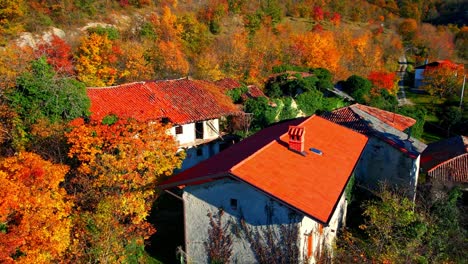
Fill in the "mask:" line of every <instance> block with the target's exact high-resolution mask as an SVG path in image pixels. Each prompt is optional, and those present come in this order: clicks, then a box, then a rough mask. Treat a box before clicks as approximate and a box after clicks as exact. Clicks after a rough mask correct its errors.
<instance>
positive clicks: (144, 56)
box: [119, 40, 155, 82]
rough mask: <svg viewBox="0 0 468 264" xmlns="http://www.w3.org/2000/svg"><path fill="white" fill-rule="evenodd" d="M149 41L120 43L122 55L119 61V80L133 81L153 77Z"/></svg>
mask: <svg viewBox="0 0 468 264" xmlns="http://www.w3.org/2000/svg"><path fill="white" fill-rule="evenodd" d="M148 42H149V41H146V40H143V41H140V42H136V41H127V42H124V43H122V45H121V48H122V56H121V57H120V59H119V61H120V63H121V64H122V65H121V68H122V69H123V70H122V73H121V76H120V81H122V82H133V81H142V80H151V79H153V78H154V75H155V73H154V65H153V62H152V61H151V60H150V59H149V57H148V53H149V50H150V47H149V46H150V44H149V43H148Z"/></svg>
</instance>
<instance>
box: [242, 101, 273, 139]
mask: <svg viewBox="0 0 468 264" xmlns="http://www.w3.org/2000/svg"><path fill="white" fill-rule="evenodd" d="M244 111H245V112H246V113H252V114H253V120H252V124H251V130H252V131H253V132H255V131H258V130H260V129H262V128H264V127H266V126H267V125H269V124H271V123H273V122H274V121H275V117H276V111H275V110H274V109H272V107H270V106H269V105H268V99H266V98H265V97H257V98H251V99H248V100H247V101H246V102H245V104H244Z"/></svg>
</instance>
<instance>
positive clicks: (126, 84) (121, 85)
mask: <svg viewBox="0 0 468 264" xmlns="http://www.w3.org/2000/svg"><path fill="white" fill-rule="evenodd" d="M145 83H147V81H139V82H130V83H123V84H117V85H110V86H95V87H86V89H112V88H118V87H126V86H131V85H135V84H145Z"/></svg>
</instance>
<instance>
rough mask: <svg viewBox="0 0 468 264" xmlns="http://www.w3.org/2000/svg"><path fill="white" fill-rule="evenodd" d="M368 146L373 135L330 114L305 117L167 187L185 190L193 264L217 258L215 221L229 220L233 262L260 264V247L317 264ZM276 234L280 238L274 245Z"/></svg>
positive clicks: (219, 156)
mask: <svg viewBox="0 0 468 264" xmlns="http://www.w3.org/2000/svg"><path fill="white" fill-rule="evenodd" d="M366 143H367V137H366V136H365V135H362V134H360V133H357V132H355V131H352V130H351V129H348V128H346V127H343V126H340V125H337V124H335V123H333V122H330V121H328V120H326V119H324V118H322V117H319V116H311V117H308V118H298V119H293V120H289V121H285V122H281V123H278V124H276V125H273V126H270V127H267V128H265V129H263V130H261V131H259V132H258V133H256V134H255V135H253V136H251V137H248V138H246V139H244V140H243V141H241V142H239V143H237V144H234V145H233V146H231V147H229V148H228V149H226V150H224V151H222V152H220V153H219V154H217V155H215V156H213V157H212V158H210V159H208V160H205V161H203V162H201V163H199V164H197V165H196V166H194V167H192V168H190V169H188V170H186V171H184V172H182V173H180V174H177V175H175V176H173V177H172V178H170V179H169V180H167V181H165V182H163V183H162V184H161V185H160V188H162V189H164V190H166V191H168V192H170V193H172V194H174V190H178V189H183V192H182V197H181V199H182V200H183V204H184V206H183V208H184V209H183V210H184V225H185V251H186V254H187V261H188V263H210V262H211V261H214V260H213V259H210V258H209V254H208V251H209V249H210V248H209V246H208V245H209V242H210V241H212V240H214V239H220V238H213V237H210V235H209V234H210V232H209V231H210V229H211V228H212V225H210V216H211V219H213V218H215V219H216V217H219V218H221V223H222V225H223V227H222V228H225V229H224V230H225V232H226V235H228V236H230V238H231V239H232V254H231V255H230V262H232V263H258V262H259V261H258V258H259V250H264V252H271V251H272V250H280V251H281V252H283V253H282V254H281V256H289V257H290V258H292V259H294V260H299V261H302V262H308V263H315V262H316V261H317V260H318V258H319V257H320V256H321V255H322V254H327V253H326V252H328V253H329V252H331V251H332V248H333V247H332V244H333V241H334V239H335V237H336V235H337V232H338V231H339V229H340V227H341V226H342V225H344V220H345V217H346V207H347V198H346V197H347V194H349V192H347V191H345V190H346V187H347V186H348V183H349V182H350V179H351V178H352V175H353V172H354V170H355V167H356V165H357V163H358V161H359V158H360V156H361V154H362V153H363V151H364V148H365V146H366ZM219 212H222V217H221V216H219V215H220V214H219ZM219 218H218V219H219ZM214 222H216V221H214ZM269 235H271V236H273V237H274V238H275V239H274V241H270V242H266V240H267V239H266V237H268V236H269ZM285 247H287V248H285ZM266 254H269V253H266ZM271 254H272V253H271ZM270 257H272V256H270ZM285 263H289V261H286V262H285Z"/></svg>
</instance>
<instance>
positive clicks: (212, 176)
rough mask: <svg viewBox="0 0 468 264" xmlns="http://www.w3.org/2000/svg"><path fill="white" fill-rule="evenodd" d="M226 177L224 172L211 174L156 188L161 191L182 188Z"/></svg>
mask: <svg viewBox="0 0 468 264" xmlns="http://www.w3.org/2000/svg"><path fill="white" fill-rule="evenodd" d="M226 176H227V173H226V172H222V173H216V174H212V175H207V176H203V177H199V178H196V179H187V180H181V181H176V182H172V183H168V184H162V185H159V186H158V188H159V189H162V190H167V189H170V188H173V187H179V186H182V185H189V184H191V183H194V182H199V181H207V180H214V179H218V178H222V177H226ZM175 177H176V176H175Z"/></svg>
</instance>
